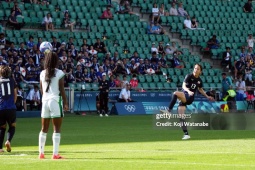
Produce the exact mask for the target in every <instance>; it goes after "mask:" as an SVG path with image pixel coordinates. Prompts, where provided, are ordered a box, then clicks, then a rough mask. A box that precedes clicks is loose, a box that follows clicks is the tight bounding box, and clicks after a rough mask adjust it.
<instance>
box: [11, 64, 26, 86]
mask: <svg viewBox="0 0 255 170" xmlns="http://www.w3.org/2000/svg"><path fill="white" fill-rule="evenodd" d="M12 77H13V79H14V81H15V83H16V84H20V83H21V82H22V81H23V80H24V78H23V76H22V74H21V72H20V67H19V66H18V65H17V66H16V67H15V70H14V71H13V72H12Z"/></svg>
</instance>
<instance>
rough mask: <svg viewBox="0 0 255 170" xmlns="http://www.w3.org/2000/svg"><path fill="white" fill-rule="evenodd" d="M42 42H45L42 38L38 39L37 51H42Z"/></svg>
mask: <svg viewBox="0 0 255 170" xmlns="http://www.w3.org/2000/svg"><path fill="white" fill-rule="evenodd" d="M42 42H43V40H42V37H38V42H37V49H40V45H41V44H42Z"/></svg>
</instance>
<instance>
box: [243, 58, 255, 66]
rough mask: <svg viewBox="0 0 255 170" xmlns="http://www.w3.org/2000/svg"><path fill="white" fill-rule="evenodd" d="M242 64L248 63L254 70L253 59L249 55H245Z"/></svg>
mask: <svg viewBox="0 0 255 170" xmlns="http://www.w3.org/2000/svg"><path fill="white" fill-rule="evenodd" d="M244 62H245V63H246V64H247V63H249V64H250V66H251V68H252V69H254V66H255V62H254V59H253V58H252V57H251V55H247V56H246V57H245V58H244Z"/></svg>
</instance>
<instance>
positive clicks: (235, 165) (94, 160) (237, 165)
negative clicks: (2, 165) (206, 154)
mask: <svg viewBox="0 0 255 170" xmlns="http://www.w3.org/2000/svg"><path fill="white" fill-rule="evenodd" d="M9 159H11V158H9ZM20 159H23V160H30V161H37V162H38V161H47V159H45V160H39V159H38V158H34V159H33V158H24V157H21V158H20ZM100 159H101V160H100ZM123 159H125V158H123ZM138 159H139V158H138ZM12 160H13V159H12ZM48 161H56V160H51V159H48ZM59 161H61V162H62V161H65V162H66V161H75V162H105V161H107V162H109V161H111V162H122V163H142V162H146V163H150V164H177V165H205V166H221V167H222V166H225V167H245V168H251V167H255V165H250V164H249V165H244V164H217V163H215V164H214V163H202V162H172V161H168V162H166V161H160V160H155V161H151V160H149V161H148V160H115V159H114V158H113V159H107V160H106V159H105V158H97V159H88V158H84V159H83V160H81V159H80V158H79V159H77V160H76V159H68V158H66V159H61V160H59ZM9 163H12V162H9ZM16 164H17V162H16Z"/></svg>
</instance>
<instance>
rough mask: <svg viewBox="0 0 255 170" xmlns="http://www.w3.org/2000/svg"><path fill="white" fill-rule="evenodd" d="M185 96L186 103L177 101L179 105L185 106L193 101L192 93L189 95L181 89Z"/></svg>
mask: <svg viewBox="0 0 255 170" xmlns="http://www.w3.org/2000/svg"><path fill="white" fill-rule="evenodd" d="M183 93H184V95H185V98H186V103H182V102H181V101H180V102H179V106H187V105H190V104H191V103H193V101H194V95H193V96H190V95H189V93H188V92H186V91H183Z"/></svg>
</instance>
